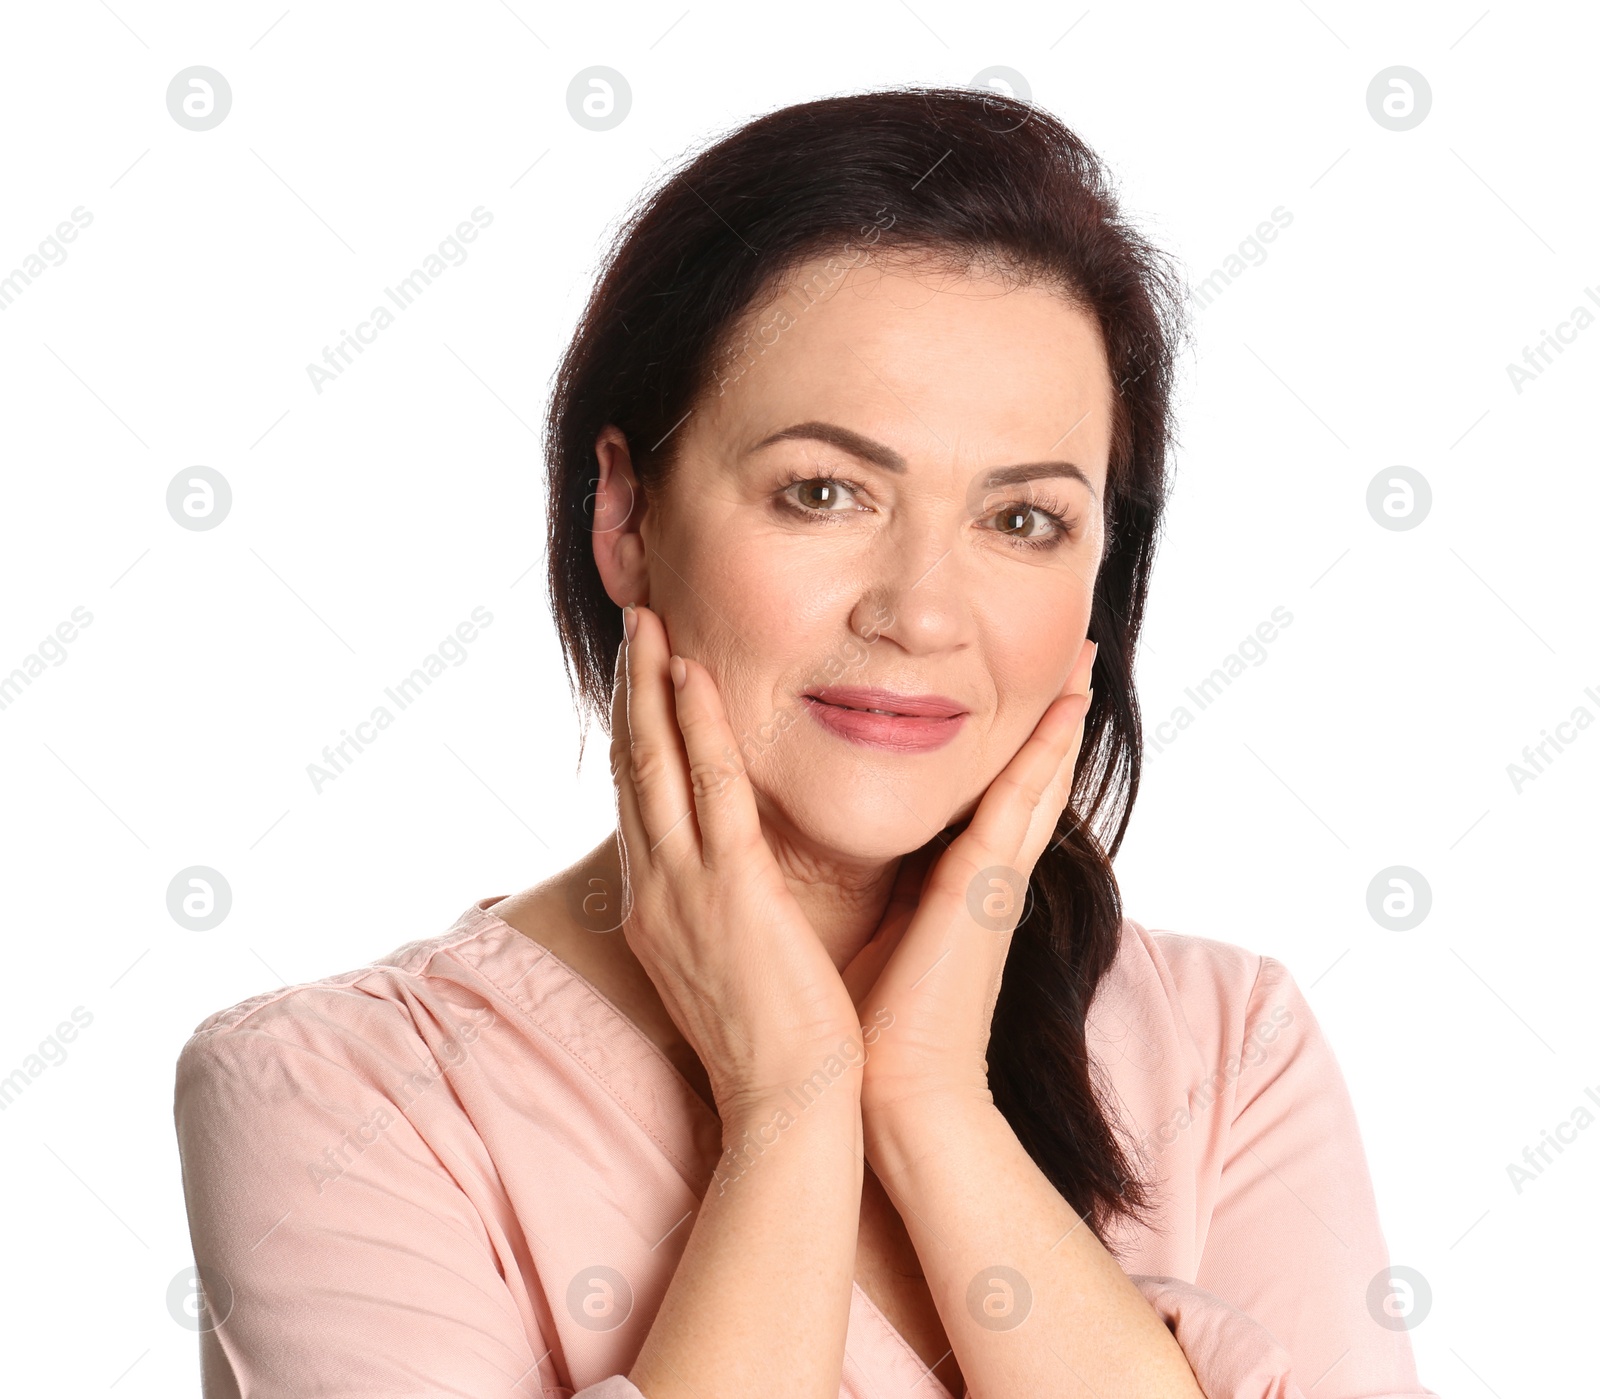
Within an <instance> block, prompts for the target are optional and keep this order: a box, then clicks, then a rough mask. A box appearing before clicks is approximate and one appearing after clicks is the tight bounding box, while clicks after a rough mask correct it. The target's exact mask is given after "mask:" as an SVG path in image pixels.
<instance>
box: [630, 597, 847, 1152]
mask: <svg viewBox="0 0 1600 1399" xmlns="http://www.w3.org/2000/svg"><path fill="white" fill-rule="evenodd" d="M632 614H633V618H634V631H633V636H632V638H631V640H627V641H624V643H623V645H622V647H621V648H620V649H619V651H618V656H617V672H616V680H615V684H614V686H613V691H612V700H611V775H612V780H613V782H614V783H615V785H616V789H617V829H618V831H619V832H620V834H621V846H622V849H621V850H620V851H619V854H620V856H621V861H622V875H623V884H624V888H625V890H626V902H625V907H626V908H627V914H626V917H625V919H624V921H623V936H624V937H626V938H627V940H628V946H629V947H630V948H631V949H632V950H633V953H634V955H635V956H636V957H637V958H638V959H639V962H640V964H641V965H642V966H643V967H644V969H645V971H646V973H647V974H648V975H649V977H650V979H651V981H652V982H654V983H655V986H656V990H657V992H658V993H659V994H660V996H661V999H662V1002H663V1004H664V1005H665V1007H666V1009H667V1012H668V1014H670V1015H671V1017H672V1019H673V1021H674V1022H675V1023H676V1025H677V1026H678V1029H679V1030H680V1032H681V1033H682V1034H683V1036H684V1038H685V1039H687V1040H688V1042H689V1044H690V1046H691V1047H692V1048H693V1049H694V1051H695V1053H696V1054H697V1055H698V1056H699V1057H700V1062H701V1063H702V1064H703V1065H704V1067H705V1070H706V1074H707V1077H708V1078H709V1080H710V1083H711V1089H712V1093H713V1095H714V1097H715V1099H716V1104H717V1110H718V1112H719V1114H720V1115H721V1117H722V1120H723V1123H724V1125H725V1126H727V1125H729V1124H730V1123H732V1122H734V1121H736V1120H738V1119H739V1118H740V1117H741V1116H742V1115H743V1114H745V1113H747V1112H748V1113H752V1114H761V1115H763V1116H770V1112H771V1107H770V1105H771V1104H773V1103H774V1102H775V1101H776V1100H777V1099H778V1098H780V1097H781V1096H782V1095H783V1094H784V1093H785V1092H786V1090H788V1089H789V1088H790V1087H791V1086H792V1085H793V1084H794V1083H795V1082H797V1081H798V1080H800V1079H803V1078H806V1077H808V1076H810V1075H811V1074H813V1073H815V1072H816V1071H817V1070H818V1069H820V1068H821V1067H822V1065H823V1063H824V1062H825V1061H826V1060H827V1058H828V1057H829V1056H830V1055H839V1053H840V1049H841V1047H842V1046H843V1047H846V1054H845V1055H844V1056H841V1057H844V1058H846V1059H849V1060H850V1061H851V1062H853V1063H854V1064H855V1066H856V1068H857V1070H859V1067H860V1062H861V1056H859V1055H858V1056H855V1057H854V1058H852V1057H851V1056H850V1055H849V1053H848V1048H847V1047H848V1044H849V1043H850V1042H852V1041H853V1042H855V1043H856V1045H857V1048H858V1049H859V1048H860V1039H861V1028H860V1025H859V1023H858V1021H857V1018H856V1009H855V1005H854V1003H853V1002H852V1000H851V997H850V993H849V991H848V990H847V989H846V987H845V983H844V981H843V980H842V978H841V977H840V975H839V972H838V970H837V969H836V968H835V967H834V965H833V960H832V958H831V957H829V955H828V953H827V950H826V949H825V948H824V947H823V945H822V942H821V939H819V938H818V937H817V935H816V932H815V930H814V929H813V928H812V926H811V924H810V922H809V921H808V920H807V918H806V916H805V913H804V911H803V910H802V909H801V907H800V905H799V903H798V902H797V901H796V900H795V897H794V895H793V894H792V893H791V892H790V890H789V886H788V885H787V884H786V883H785V881H784V877H783V873H782V871H781V870H779V868H778V864H777V861H776V859H775V858H774V856H773V853H772V850H771V848H770V847H769V846H768V844H767V841H766V837H765V836H764V835H763V834H762V831H761V822H760V818H759V816H758V814H757V810H756V802H755V794H754V792H753V790H752V789H751V786H750V780H749V777H748V776H747V775H746V773H745V770H744V763H743V761H742V760H741V758H740V756H739V751H738V747H737V745H736V743H735V741H734V735H733V731H732V728H731V727H730V725H729V723H728V719H727V714H726V711H725V710H724V708H723V705H722V698H721V695H720V694H719V692H718V690H717V686H716V682H715V680H714V679H713V678H712V676H711V673H710V672H709V671H708V670H707V669H706V668H705V667H704V666H702V665H701V664H700V663H699V662H697V661H693V660H690V659H688V658H686V657H683V658H678V659H676V660H675V661H673V664H674V665H680V666H682V668H683V669H682V671H681V672H680V674H681V675H682V678H683V684H682V686H681V688H679V687H677V686H675V685H674V684H673V679H672V675H671V672H670V669H669V659H670V657H671V651H670V643H669V641H668V638H667V634H666V628H665V626H664V625H663V623H662V621H661V619H660V618H659V617H658V616H657V615H656V613H655V612H653V611H652V610H651V609H650V608H648V607H637V608H634V609H632ZM623 615H624V620H625V625H626V619H627V617H628V610H627V609H625V610H624V614H623ZM857 1082H858V1083H859V1078H858V1079H857Z"/></svg>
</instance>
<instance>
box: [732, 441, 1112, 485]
mask: <svg viewBox="0 0 1600 1399" xmlns="http://www.w3.org/2000/svg"><path fill="white" fill-rule="evenodd" d="M797 439H807V440H810V441H813V442H826V443H828V444H829V445H830V446H833V447H837V448H839V449H840V450H841V451H844V452H848V453H850V455H851V456H853V457H859V458H860V459H861V460H862V461H866V462H871V463H872V464H873V465H874V466H876V467H880V468H882V469H883V470H884V471H890V472H893V473H895V474H896V475H904V474H905V471H906V459H905V458H904V457H903V456H901V455H900V453H899V452H897V451H895V449H894V448H893V447H890V446H886V445H885V444H884V443H882V442H876V441H874V440H873V439H872V438H870V437H866V436H863V435H862V434H861V433H859V432H854V431H852V430H851V429H850V428H847V427H840V426H839V424H837V423H819V422H807V423H796V424H794V426H793V427H786V428H782V429H780V430H779V431H777V432H775V433H773V434H772V435H771V436H770V437H764V438H762V440H761V441H759V442H757V443H756V445H755V446H754V447H752V448H751V449H750V450H751V451H752V452H759V451H760V450H761V449H762V448H763V447H770V446H771V445H772V444H773V443H774V442H787V441H793V440H797ZM1046 476H1064V477H1066V478H1067V479H1068V480H1072V481H1079V482H1081V483H1082V484H1083V485H1084V486H1085V487H1086V488H1087V489H1088V492H1089V494H1090V495H1091V496H1093V497H1094V498H1095V500H1096V501H1097V502H1098V501H1099V499H1100V494H1099V492H1098V491H1096V490H1095V488H1094V482H1093V481H1091V480H1090V479H1089V476H1088V473H1087V472H1085V471H1084V470H1083V468H1082V467H1080V466H1077V465H1076V464H1074V463H1073V462H1070V461H1031V462H1019V463H1018V464H1017V465H1015V466H997V467H992V468H991V469H990V471H989V473H988V476H987V478H986V479H985V481H984V484H985V485H986V486H1015V485H1020V484H1021V483H1022V482H1024V481H1036V480H1039V479H1040V478H1042V477H1046Z"/></svg>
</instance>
